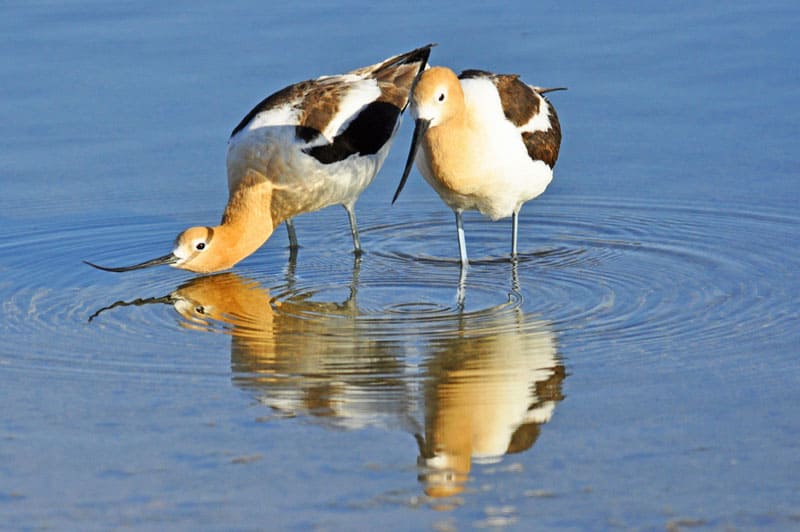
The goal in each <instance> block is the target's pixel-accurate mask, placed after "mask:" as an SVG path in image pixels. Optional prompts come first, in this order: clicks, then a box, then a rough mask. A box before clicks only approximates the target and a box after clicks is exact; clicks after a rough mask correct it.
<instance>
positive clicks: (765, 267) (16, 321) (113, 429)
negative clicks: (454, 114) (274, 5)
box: [0, 2, 800, 530]
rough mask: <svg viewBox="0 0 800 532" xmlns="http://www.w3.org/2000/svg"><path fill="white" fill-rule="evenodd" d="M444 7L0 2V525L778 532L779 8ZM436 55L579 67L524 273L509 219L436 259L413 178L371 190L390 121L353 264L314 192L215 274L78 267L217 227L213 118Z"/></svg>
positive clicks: (554, 74)
mask: <svg viewBox="0 0 800 532" xmlns="http://www.w3.org/2000/svg"><path fill="white" fill-rule="evenodd" d="M526 5H527V4H526ZM462 7H463V9H464V12H463V13H462V16H461V17H460V18H458V19H457V20H455V19H454V17H453V16H452V13H450V11H449V10H448V9H446V8H444V7H431V8H430V9H428V10H427V11H426V12H425V13H422V12H414V10H408V9H405V8H404V9H402V10H401V9H400V8H397V9H394V10H391V11H389V10H384V9H380V8H378V7H375V6H373V7H368V6H366V5H362V4H358V3H351V4H343V5H342V6H341V8H340V9H339V10H338V11H331V10H327V9H326V8H324V7H320V6H316V7H315V6H309V7H305V8H288V7H287V8H283V9H280V10H277V11H273V12H270V13H265V14H263V15H262V14H254V13H256V12H258V10H256V9H255V7H254V5H253V4H251V3H250V2H240V3H233V4H231V5H230V6H229V8H226V9H225V10H224V11H218V10H216V9H215V8H213V7H211V6H210V5H209V6H206V5H203V4H195V3H192V4H188V3H187V4H185V5H182V4H180V3H178V4H171V6H170V7H164V6H161V5H158V4H153V5H148V6H146V7H142V6H140V5H138V4H137V5H136V6H133V5H131V6H123V7H119V6H117V7H109V6H107V5H105V4H103V3H92V2H83V3H79V4H74V5H73V6H71V7H69V8H66V7H59V6H55V5H47V4H36V5H29V4H27V3H26V4H19V5H12V6H10V7H9V8H8V10H9V11H10V15H12V16H9V17H4V21H3V22H0V26H1V28H0V29H2V30H3V32H4V34H5V35H8V36H9V37H8V38H9V42H11V43H12V45H11V46H8V47H4V48H2V49H0V65H2V66H4V68H2V69H0V76H1V77H2V79H3V84H2V86H3V87H4V88H3V91H4V98H3V99H0V117H2V118H3V120H0V132H1V133H0V143H2V151H0V164H2V167H1V168H2V174H0V183H2V197H0V206H2V212H1V213H0V224H2V227H3V229H4V231H2V233H0V272H1V274H0V313H1V315H2V320H0V332H2V339H3V341H2V344H0V390H2V392H1V394H2V395H0V397H1V398H2V404H3V405H4V408H3V410H2V417H0V422H1V424H0V441H1V442H2V443H0V521H2V522H3V523H5V525H6V526H8V527H9V528H15V529H30V528H44V527H47V528H57V529H64V528H67V529H71V528H81V529H83V528H103V529H105V528H116V527H126V528H142V529H152V528H153V527H156V528H162V527H164V528H179V529H182V528H192V529H194V528H198V527H199V528H214V529H217V528H225V529H252V528H270V529H284V528H294V529H306V528H311V527H313V528H319V529H354V528H355V529H361V528H375V527H376V526H383V527H390V528H400V529H420V528H422V529H425V528H435V529H439V530H451V529H471V528H488V527H492V528H508V529H597V528H626V529H627V528H633V529H643V528H647V529H649V528H657V529H658V528H665V527H672V528H680V527H691V528H711V529H719V528H725V527H732V528H735V529H740V528H745V529H749V528H762V527H767V528H781V529H786V528H792V527H797V526H798V522H800V481H798V478H800V477H799V476H798V474H797V473H798V471H800V460H799V459H798V457H799V456H800V453H799V452H798V451H800V448H799V446H798V443H797V441H798V436H800V419H799V418H798V416H797V408H796V405H797V404H798V401H800V391H799V390H800V387H799V386H798V385H799V384H800V370H798V362H797V346H798V345H800V327H798V323H799V321H798V318H800V307H798V303H797V302H798V301H800V283H798V281H797V273H796V272H797V271H798V266H800V253H799V252H798V250H799V249H800V246H798V244H800V238H798V228H799V227H800V215H798V214H797V199H798V197H799V196H800V195H799V194H798V192H800V187H799V186H798V184H797V168H799V167H800V165H798V162H800V160H798V155H797V153H798V152H797V150H796V146H795V144H796V141H794V139H796V134H797V126H796V124H797V123H800V122H798V119H800V116H798V110H797V107H796V105H795V104H794V100H795V96H796V93H797V88H798V86H800V83H798V75H797V74H796V69H792V68H790V67H791V65H792V64H793V63H794V62H795V61H794V58H793V56H792V55H791V54H792V52H791V50H793V49H796V47H793V46H791V44H792V43H793V42H794V43H796V41H797V37H796V34H795V31H794V28H795V27H796V23H797V22H800V10H798V9H797V8H796V7H795V6H794V5H793V4H789V3H786V4H773V5H762V4H758V5H751V4H748V3H737V4H733V5H731V6H729V9H728V11H727V12H726V13H723V14H720V13H717V12H716V11H717V10H716V9H712V8H711V7H709V8H703V7H702V6H700V7H690V6H685V5H681V4H676V5H672V6H666V7H664V8H663V9H659V10H658V11H656V10H643V11H641V12H633V11H631V10H630V9H627V7H626V6H616V5H614V4H604V5H603V6H600V7H593V8H588V9H587V7H586V6H580V8H578V6H570V5H561V4H558V5H555V4H553V5H544V6H542V7H541V13H536V14H533V13H532V14H530V15H520V12H522V13H527V10H528V9H529V8H527V7H526V8H525V9H522V7H521V6H517V8H518V9H511V8H509V10H508V11H507V12H506V11H501V12H499V13H498V12H494V11H492V12H487V11H486V8H484V7H483V6H482V5H479V4H476V5H475V6H471V5H465V6H462ZM407 11H410V12H407ZM542 14H545V15H546V17H545V18H546V19H547V21H548V24H545V25H542V24H541V15H542ZM351 19H355V20H356V21H357V22H358V23H360V24H361V27H362V28H364V31H363V32H362V33H361V34H355V33H354V34H350V33H349V31H346V30H345V29H344V28H345V26H343V23H344V22H346V21H347V22H349V21H351ZM11 20H13V21H14V22H13V23H12V22H10V21H11ZM397 28H408V29H407V31H405V32H403V33H402V34H398V33H397ZM478 29H479V30H480V31H478ZM534 30H535V31H534ZM243 34H249V35H256V36H260V37H261V38H262V39H261V40H259V39H253V38H247V39H245V38H243V37H242V35H243ZM463 34H470V36H471V37H470V39H468V40H466V39H464V38H463ZM510 40H511V41H513V42H514V46H510V45H509V44H508V43H509V41H510ZM430 41H438V42H440V46H439V47H438V48H436V49H434V54H433V57H434V61H435V62H436V63H443V64H451V65H453V66H454V67H456V68H467V67H481V68H491V69H495V70H499V71H516V72H520V73H521V74H522V75H523V77H524V78H525V79H526V81H529V82H531V83H539V84H542V85H567V86H569V87H570V90H569V91H568V92H565V93H558V94H557V95H556V94H554V95H553V97H552V100H553V101H554V103H555V105H556V107H557V109H558V111H559V113H560V117H561V121H562V124H563V127H564V131H565V142H564V147H563V149H562V155H561V160H560V161H559V164H558V166H557V167H556V177H555V180H554V182H553V184H552V185H551V187H550V189H549V190H548V191H547V192H546V193H545V194H544V195H543V196H542V197H541V198H539V199H537V200H535V201H533V202H531V203H530V204H528V205H526V207H525V208H524V209H523V211H522V214H521V220H520V249H521V257H520V260H519V261H518V263H516V264H513V263H511V262H509V261H508V260H507V258H506V257H507V254H508V251H509V248H510V236H511V235H510V232H511V227H510V221H509V220H506V221H501V222H496V223H492V222H489V221H487V220H485V219H483V218H481V217H480V216H478V215H476V214H474V213H472V214H468V215H466V216H465V229H466V236H467V246H468V250H469V254H470V258H471V265H470V268H469V270H468V272H467V274H466V276H465V277H461V275H460V268H459V264H458V261H457V257H458V249H457V242H456V236H455V224H454V220H453V216H452V213H451V212H449V211H448V210H447V209H446V208H445V207H444V206H443V205H442V204H441V203H440V202H439V200H438V199H437V198H436V197H435V195H434V194H433V192H431V191H430V190H429V189H428V188H427V186H426V185H425V184H424V183H423V182H422V179H421V178H419V176H418V174H416V173H414V174H412V178H411V179H410V181H409V186H408V187H407V190H405V191H404V193H403V195H402V196H401V197H400V199H399V200H398V203H397V204H396V205H394V206H390V198H391V194H392V192H393V191H394V188H395V186H396V183H397V179H398V178H399V174H400V172H401V170H402V163H403V160H404V157H405V153H403V149H405V147H407V145H408V142H407V140H408V136H409V133H410V132H409V129H410V128H409V124H408V123H406V124H405V125H404V126H403V129H402V131H401V135H400V136H399V137H398V139H397V140H396V146H395V149H394V150H393V152H392V154H391V155H390V157H389V159H388V160H387V163H386V165H385V167H384V170H383V171H382V172H381V174H380V175H379V177H378V179H377V180H376V182H375V183H374V184H373V186H372V187H371V188H370V189H368V191H367V192H366V193H365V194H364V196H363V197H362V199H361V201H359V203H358V205H357V213H358V217H359V223H360V227H361V232H362V244H363V246H364V248H365V250H366V253H365V254H364V255H363V256H362V257H361V258H358V259H356V258H355V257H354V256H353V254H352V253H351V252H350V246H351V241H350V235H349V231H348V230H347V217H346V215H345V212H344V210H343V209H341V208H329V209H326V210H323V211H321V212H318V213H314V214H310V215H306V216H303V217H299V218H298V219H297V221H296V225H297V231H298V238H299V240H300V244H301V246H302V247H301V249H300V250H299V253H298V255H297V257H296V258H295V259H290V257H289V252H288V249H287V248H286V245H287V239H286V235H285V231H284V230H283V229H282V228H278V231H276V235H275V236H273V237H272V238H271V239H270V240H269V241H268V242H267V244H266V245H265V246H264V247H263V248H262V249H261V250H259V251H258V252H257V253H256V254H254V255H253V256H251V257H249V258H248V259H246V260H245V261H243V262H242V263H241V264H240V265H239V266H237V267H236V268H235V269H234V270H233V271H231V272H226V273H222V274H218V275H211V276H195V275H191V274H189V273H187V272H180V271H176V270H172V269H168V268H162V269H152V270H144V271H137V272H131V273H128V274H124V275H115V274H108V273H104V272H99V271H95V270H92V269H90V268H89V267H87V266H85V265H83V264H82V263H81V261H82V260H91V261H93V262H97V263H101V264H129V263H133V262H138V261H140V260H143V259H146V258H149V257H153V256H158V255H162V254H163V253H165V252H166V251H168V249H169V246H170V242H171V241H172V239H173V238H174V236H175V234H177V233H178V232H179V231H180V230H181V229H183V228H184V227H185V226H188V225H193V224H196V223H209V222H213V221H215V220H216V219H217V218H218V217H219V212H220V210H221V207H222V205H223V204H224V200H225V197H224V194H225V182H224V147H225V144H224V141H225V138H226V136H227V134H228V133H229V132H230V128H231V127H233V125H235V123H237V122H238V120H239V119H240V118H241V115H243V114H244V113H245V112H246V111H247V110H248V109H249V106H251V105H252V104H254V103H255V102H257V101H258V100H260V99H261V98H262V97H263V96H264V95H265V94H267V93H269V92H270V91H272V90H275V89H277V88H280V87H281V86H283V85H285V84H286V83H289V82H292V81H297V80H300V79H304V78H307V77H311V76H316V75H318V74H322V73H329V72H337V71H342V70H346V69H349V68H352V67H355V66H360V65H362V64H367V63H370V62H374V61H376V60H378V59H380V58H382V57H384V56H387V55H390V54H392V53H396V52H399V51H402V50H405V49H410V48H412V47H414V46H417V45H419V44H422V43H425V42H430ZM287 42H292V43H294V45H293V46H294V47H296V48H297V51H296V53H295V54H294V55H293V56H292V57H289V56H288V55H287V54H286V53H285V52H284V50H285V48H286V43H287ZM365 43H366V44H367V45H365ZM276 50H277V51H276ZM320 65H322V66H320ZM537 76H539V78H537ZM54 80H59V82H58V83H55V82H54ZM743 80H744V81H746V83H743V82H742V81H743Z"/></svg>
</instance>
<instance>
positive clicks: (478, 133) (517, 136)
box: [392, 67, 561, 266]
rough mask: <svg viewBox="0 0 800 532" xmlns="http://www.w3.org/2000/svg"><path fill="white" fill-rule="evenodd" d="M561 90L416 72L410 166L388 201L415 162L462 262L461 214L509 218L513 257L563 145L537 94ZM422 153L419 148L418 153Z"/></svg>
mask: <svg viewBox="0 0 800 532" xmlns="http://www.w3.org/2000/svg"><path fill="white" fill-rule="evenodd" d="M554 90H560V89H542V88H539V87H533V86H529V85H526V84H525V83H523V82H522V81H521V80H520V79H519V77H518V76H516V75H503V74H492V73H490V72H484V71H482V70H467V71H464V72H462V73H461V75H460V76H458V77H456V75H455V73H454V72H453V71H452V70H450V69H449V68H445V67H433V68H430V69H428V70H426V71H425V72H423V73H422V75H421V76H420V78H419V80H418V82H417V84H416V87H415V89H414V93H413V95H412V97H411V113H412V115H413V116H414V118H415V119H416V126H415V128H414V136H413V138H412V143H411V151H410V152H409V154H408V161H407V162H406V167H405V170H404V172H403V177H402V179H401V180H400V185H399V186H398V187H397V192H395V195H394V199H393V200H392V203H394V201H395V200H397V196H398V195H399V194H400V191H401V190H402V189H403V186H404V185H405V183H406V180H407V179H408V174H409V172H410V170H411V164H412V162H413V161H414V160H416V163H417V168H418V169H419V171H420V173H421V174H422V176H423V177H424V178H425V180H426V181H427V182H428V183H429V184H430V185H431V187H433V189H434V190H435V191H436V192H437V193H438V194H439V196H440V197H441V198H442V200H443V201H444V202H445V203H446V204H447V205H448V206H449V207H450V208H451V209H453V211H454V212H455V215H456V227H457V229H458V249H459V253H460V255H461V264H462V266H466V265H467V264H468V260H467V249H466V244H465V241H464V227H463V223H462V220H461V213H462V212H463V211H466V210H477V211H480V212H481V214H483V215H485V216H488V217H489V218H491V219H492V220H498V219H500V218H506V217H508V216H511V217H512V236H511V257H512V259H514V258H516V256H517V216H518V214H519V210H520V208H521V207H522V204H523V203H525V202H526V201H528V200H530V199H533V198H535V197H537V196H539V195H540V194H541V193H542V192H544V190H545V189H546V188H547V185H548V184H550V181H551V180H552V179H553V166H554V165H555V164H556V159H558V149H559V146H560V145H561V126H560V125H559V123H558V116H557V115H556V110H555V109H554V108H553V106H552V105H551V104H550V102H549V101H548V100H547V99H546V98H545V97H544V96H542V95H543V94H544V93H546V92H549V91H554ZM420 147H421V150H419V151H417V150H418V148H420Z"/></svg>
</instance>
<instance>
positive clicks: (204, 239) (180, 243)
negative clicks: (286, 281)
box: [84, 226, 238, 273]
mask: <svg viewBox="0 0 800 532" xmlns="http://www.w3.org/2000/svg"><path fill="white" fill-rule="evenodd" d="M218 229H219V228H218V227H217V228H213V227H202V226H200V227H190V228H189V229H186V230H185V231H183V232H182V233H181V234H179V235H178V237H177V238H176V239H175V248H174V249H173V250H172V253H170V254H168V255H164V256H163V257H158V258H155V259H151V260H148V261H145V262H142V263H139V264H134V265H132V266H120V267H115V268H111V267H108V266H99V265H97V264H93V263H91V262H88V261H84V262H86V264H88V265H89V266H92V267H94V268H97V269H98V270H104V271H107V272H128V271H131V270H140V269H142V268H150V267H151V266H162V265H168V266H172V267H173V268H180V269H181V270H189V271H192V272H195V273H211V272H217V271H221V270H227V269H228V268H230V267H231V266H233V265H234V264H236V262H238V259H236V258H234V257H233V256H232V254H231V253H229V252H228V249H227V248H226V247H224V246H220V247H219V249H217V246H216V245H217V244H218V242H215V239H214V233H215V230H218Z"/></svg>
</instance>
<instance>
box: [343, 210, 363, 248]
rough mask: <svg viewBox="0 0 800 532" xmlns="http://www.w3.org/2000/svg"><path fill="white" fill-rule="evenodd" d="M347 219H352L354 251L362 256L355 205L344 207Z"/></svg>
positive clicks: (351, 230) (351, 232)
mask: <svg viewBox="0 0 800 532" xmlns="http://www.w3.org/2000/svg"><path fill="white" fill-rule="evenodd" d="M344 210H346V211H347V217H348V218H350V234H351V235H352V237H353V251H354V252H355V253H356V255H359V254H361V240H360V239H359V238H358V224H357V223H356V212H355V210H354V206H353V205H344Z"/></svg>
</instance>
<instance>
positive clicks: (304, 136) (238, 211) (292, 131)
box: [88, 44, 433, 273]
mask: <svg viewBox="0 0 800 532" xmlns="http://www.w3.org/2000/svg"><path fill="white" fill-rule="evenodd" d="M432 46H433V45H432V44H429V45H427V46H423V47H421V48H418V49H416V50H412V51H410V52H408V53H405V54H401V55H398V56H395V57H390V58H389V59H386V60H385V61H383V62H381V63H378V64H375V65H371V66H367V67H363V68H359V69H357V70H354V71H352V72H349V73H347V74H342V75H337V76H323V77H320V78H317V79H314V80H309V81H303V82H300V83H297V84H294V85H290V86H289V87H286V88H284V89H282V90H280V91H278V92H276V93H275V94H273V95H271V96H269V97H268V98H266V99H264V100H263V101H262V102H261V103H259V104H258V105H256V106H255V107H254V108H253V109H252V110H251V111H250V112H249V113H247V115H246V116H245V117H244V119H243V120H242V121H241V122H240V123H239V125H237V126H236V127H235V128H234V129H233V132H232V133H231V137H230V141H229V147H228V158H227V167H228V190H229V198H228V204H227V206H226V207H225V211H224V214H223V215H222V221H221V223H220V225H217V226H213V227H208V226H205V227H203V226H201V227H191V228H189V229H187V230H185V231H184V232H182V233H181V234H180V235H178V238H177V239H176V241H175V248H174V250H173V251H172V253H170V254H168V255H165V256H163V257H159V258H157V259H153V260H150V261H146V262H143V263H141V264H136V265H133V266H126V267H120V268H107V267H101V266H97V265H95V264H91V263H88V264H90V265H91V266H94V267H96V268H100V269H102V270H108V271H115V272H119V271H128V270H134V269H139V268H146V267H149V266H156V265H159V264H169V265H171V266H173V267H175V268H181V269H184V270H191V271H194V272H201V273H207V272H215V271H220V270H225V269H228V268H230V267H231V266H233V265H234V264H236V263H237V262H239V261H240V260H242V259H243V258H245V257H247V256H248V255H250V254H251V253H253V252H255V251H256V250H257V249H258V248H259V247H261V245H262V244H263V243H264V242H265V241H266V240H267V239H268V238H269V237H270V235H271V234H272V232H273V231H274V230H275V228H276V227H277V226H278V225H279V224H280V223H282V222H283V223H286V227H287V229H288V232H289V242H290V246H291V247H292V248H293V249H294V248H296V247H297V237H296V236H295V231H294V226H293V225H292V218H293V217H294V216H296V215H298V214H302V213H306V212H312V211H316V210H319V209H322V208H324V207H327V206H329V205H336V204H341V205H343V206H344V208H345V209H346V210H347V213H348V215H349V218H350V230H351V233H352V236H353V246H354V248H355V252H356V253H360V251H361V245H360V242H359V238H358V227H357V225H356V218H355V214H354V211H353V208H354V205H355V202H356V200H357V199H358V196H359V195H360V194H361V193H362V192H363V191H364V189H365V188H367V185H369V184H370V182H372V179H373V178H374V177H375V174H377V173H378V170H380V168H381V165H382V164H383V161H384V159H385V158H386V155H387V154H388V153H389V148H390V146H391V144H392V140H393V138H394V136H395V133H396V131H397V127H398V125H399V123H400V116H401V114H402V112H403V111H404V110H405V108H406V106H407V105H408V100H409V96H410V93H411V89H412V87H413V85H414V81H415V80H416V79H417V76H418V74H419V73H420V72H422V71H423V70H424V69H425V67H426V65H427V61H428V56H429V55H430V49H431V47H432Z"/></svg>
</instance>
